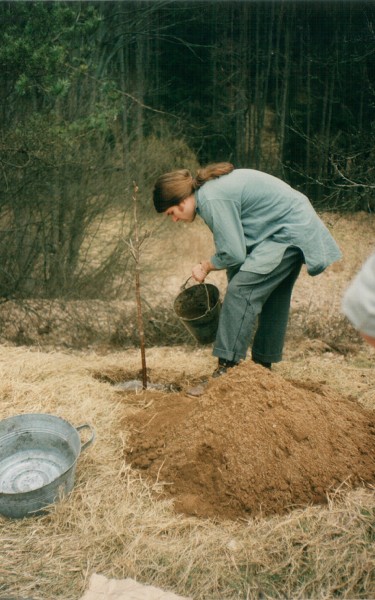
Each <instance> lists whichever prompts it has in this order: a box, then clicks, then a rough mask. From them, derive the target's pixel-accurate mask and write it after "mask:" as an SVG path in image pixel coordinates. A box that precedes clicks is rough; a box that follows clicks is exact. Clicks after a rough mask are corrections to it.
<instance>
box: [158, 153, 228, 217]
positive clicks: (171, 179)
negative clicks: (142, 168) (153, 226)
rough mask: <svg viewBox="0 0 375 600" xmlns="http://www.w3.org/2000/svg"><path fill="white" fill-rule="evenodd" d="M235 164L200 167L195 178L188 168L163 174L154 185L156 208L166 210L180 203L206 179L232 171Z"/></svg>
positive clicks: (161, 210)
mask: <svg viewBox="0 0 375 600" xmlns="http://www.w3.org/2000/svg"><path fill="white" fill-rule="evenodd" d="M233 169H234V166H233V165H232V164H231V163H225V162H223V163H214V164H211V165H207V166H206V167H204V168H203V169H199V170H198V171H197V174H196V176H195V178H194V177H193V176H192V174H191V173H190V171H189V170H188V169H181V170H179V171H171V172H170V173H165V174H164V175H161V176H160V177H159V178H158V179H157V181H156V183H155V186H154V191H153V200H154V206H155V210H156V211H157V212H159V213H162V212H165V211H166V210H168V208H170V207H171V206H176V205H178V204H180V202H182V201H183V200H185V198H187V197H188V196H191V194H192V193H193V192H194V190H197V189H198V188H200V187H201V186H202V185H203V184H204V183H206V181H209V180H210V179H217V178H218V177H221V176H222V175H227V174H228V173H231V172H232V171H233Z"/></svg>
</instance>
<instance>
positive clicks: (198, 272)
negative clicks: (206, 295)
mask: <svg viewBox="0 0 375 600" xmlns="http://www.w3.org/2000/svg"><path fill="white" fill-rule="evenodd" d="M191 275H192V277H193V278H194V279H195V281H198V283H203V282H204V280H205V279H206V277H207V275H208V273H207V271H206V270H205V268H204V267H203V265H202V263H199V264H198V265H195V266H194V267H193V269H192V271H191Z"/></svg>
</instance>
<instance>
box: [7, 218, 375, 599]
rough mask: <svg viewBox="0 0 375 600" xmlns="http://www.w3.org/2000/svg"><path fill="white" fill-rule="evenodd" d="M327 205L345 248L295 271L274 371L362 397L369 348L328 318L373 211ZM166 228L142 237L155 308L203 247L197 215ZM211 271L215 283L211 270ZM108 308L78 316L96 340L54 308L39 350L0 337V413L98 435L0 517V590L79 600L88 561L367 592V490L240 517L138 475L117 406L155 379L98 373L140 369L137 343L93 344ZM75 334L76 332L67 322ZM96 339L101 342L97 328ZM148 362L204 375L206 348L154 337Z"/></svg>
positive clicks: (230, 586) (148, 395)
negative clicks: (33, 502) (176, 499)
mask: <svg viewBox="0 0 375 600" xmlns="http://www.w3.org/2000/svg"><path fill="white" fill-rule="evenodd" d="M329 218H330V219H333V221H332V223H331V224H330V227H331V228H332V229H333V231H334V234H335V236H336V237H337V238H338V239H339V241H340V243H341V245H342V247H343V250H344V261H342V262H341V263H338V265H337V266H335V267H334V268H332V269H330V270H328V271H327V272H326V273H324V274H323V275H322V276H320V277H319V278H308V277H307V276H306V275H305V274H302V276H301V278H300V279H299V281H298V284H297V286H296V291H295V295H294V299H293V310H294V311H295V313H294V314H295V319H294V320H295V323H296V329H297V330H298V331H299V338H298V336H297V333H296V335H292V336H290V337H289V340H288V343H287V346H286V352H285V360H284V361H283V362H282V363H280V364H278V365H276V366H275V370H276V371H277V372H278V373H279V374H281V375H282V376H284V377H285V378H287V379H295V380H299V381H304V382H312V383H314V384H317V385H319V386H323V388H324V386H326V385H329V386H331V387H333V388H334V389H335V390H337V391H338V392H339V393H341V394H344V395H348V396H350V397H351V398H353V399H355V400H357V401H358V402H361V403H362V404H363V405H365V406H366V407H367V408H368V409H371V410H374V409H375V373H374V369H373V362H374V351H372V350H371V349H370V348H369V347H367V346H365V345H363V344H360V343H359V342H358V337H356V336H355V334H354V332H352V331H350V328H348V326H347V324H346V325H345V326H344V325H343V323H342V322H341V321H340V317H339V302H340V297H341V293H342V290H343V289H344V287H345V285H346V284H347V282H348V280H349V279H350V278H351V277H352V275H353V273H354V271H355V270H356V269H357V268H358V267H359V264H360V263H361V262H362V261H363V259H364V258H365V257H366V256H367V254H369V252H370V243H371V244H372V240H373V233H372V232H373V225H374V222H373V219H372V218H371V217H370V216H369V215H358V216H356V217H354V218H351V219H350V220H349V219H348V220H346V221H345V222H343V221H342V220H341V219H339V218H338V217H334V216H333V217H329ZM166 231H168V232H170V229H169V228H167V229H166ZM173 231H175V230H173ZM178 231H179V235H178V236H176V235H175V236H173V235H171V236H170V237H169V239H166V237H165V235H164V234H163V236H162V237H153V238H151V239H150V242H149V246H148V248H147V253H146V258H147V265H149V266H150V271H147V272H148V273H150V275H149V277H150V278H151V273H153V274H152V280H151V279H150V280H147V286H145V291H146V297H147V300H148V301H149V302H151V303H154V302H155V303H156V301H157V303H160V304H163V306H165V307H166V308H167V307H168V306H171V304H172V299H173V297H174V296H175V295H176V294H177V293H178V290H179V287H180V285H181V284H182V283H183V282H184V281H185V279H186V278H187V277H188V276H189V272H190V265H191V264H192V263H194V262H195V261H199V260H200V259H201V258H202V255H203V256H207V253H209V251H210V249H211V248H212V246H211V240H210V238H209V237H207V232H206V230H205V229H204V228H203V227H202V226H201V225H200V224H199V223H196V224H194V229H193V230H192V232H194V233H190V231H191V230H190V229H189V230H188V229H187V228H186V227H185V226H184V225H183V224H181V227H180V228H179V230H178ZM191 235H193V238H192V237H191ZM192 239H194V243H192ZM155 257H160V260H159V259H158V260H155ZM151 264H152V267H153V271H151ZM210 277H211V279H210V280H211V281H215V282H217V283H218V285H219V287H220V288H221V289H224V286H225V279H224V277H223V274H215V275H212V276H210ZM99 308H100V307H99V304H98V305H95V310H92V311H91V312H92V315H91V318H92V321H95V319H100V318H101V314H102V313H101V312H100V310H99ZM122 309H123V307H121V310H122ZM95 311H97V312H95ZM12 317H13V319H16V317H17V315H16V314H13V313H12ZM116 319H117V314H115V313H113V315H112V318H107V316H106V315H105V316H104V315H103V322H101V325H100V327H101V328H102V329H100V328H99V326H98V327H97V328H95V326H94V325H93V324H92V325H91V323H90V320H89V319H86V317H85V323H86V326H88V325H90V326H91V327H92V332H91V333H90V335H92V338H90V340H91V341H90V343H93V347H94V348H96V350H94V349H92V350H90V349H86V351H82V352H81V351H73V350H66V351H65V352H64V351H63V350H61V348H62V347H63V346H62V343H63V340H64V334H65V335H66V333H67V332H66V331H64V327H66V322H64V321H63V320H62V321H61V325H59V326H56V329H55V330H53V331H52V332H51V334H43V335H41V336H40V348H39V349H38V348H37V347H36V346H34V347H31V348H27V347H26V346H19V347H17V346H14V345H11V344H9V343H7V342H5V343H4V344H3V345H2V346H0V364H1V380H0V398H1V400H0V419H2V418H5V417H8V416H11V415H16V414H22V413H28V412H48V413H52V414H55V415H57V416H60V417H63V418H65V419H67V420H68V421H69V422H70V423H71V424H72V425H74V426H78V425H81V424H83V423H90V424H92V426H93V427H94V428H95V430H96V434H97V438H96V441H95V443H94V445H92V446H90V447H89V448H87V450H85V451H84V452H83V453H82V454H81V456H80V458H79V460H78V466H77V473H76V482H75V486H74V489H73V491H72V493H71V494H70V495H69V497H68V498H66V499H65V500H63V501H62V502H60V503H58V504H55V505H54V506H53V507H52V508H51V511H50V512H49V513H48V514H47V515H45V516H42V517H34V518H30V519H24V520H21V521H15V520H8V519H5V518H2V517H0V599H2V598H7V597H8V598H9V596H21V597H29V598H33V600H59V599H62V600H78V599H79V598H81V596H82V595H83V593H84V590H85V589H86V588H87V586H88V580H89V578H90V575H91V574H92V573H94V572H96V573H101V574H103V575H105V576H107V577H111V578H116V579H120V578H125V577H132V578H134V579H137V580H138V581H139V582H142V583H145V584H153V585H156V586H158V587H161V588H164V589H169V590H173V591H174V592H176V593H179V594H182V595H185V596H191V597H192V598H194V600H235V599H237V600H244V599H247V598H249V599H252V598H254V599H255V598H310V599H311V598H326V599H329V598H334V597H340V598H346V599H353V598H367V599H368V598H374V597H375V544H374V541H375V540H374V518H375V496H374V493H373V491H371V490H365V489H358V490H356V491H351V492H348V491H346V490H345V489H342V490H340V491H339V492H337V494H336V495H334V496H332V497H331V498H330V499H329V503H328V506H325V507H317V506H315V507H301V509H300V510H294V511H293V512H291V513H290V514H289V515H287V516H284V517H277V518H276V517H275V518H267V519H254V520H249V521H246V522H245V521H244V522H215V521H210V520H198V519H194V518H187V517H182V516H181V515H177V514H175V513H174V511H173V506H172V504H171V503H170V502H169V501H165V500H164V501H161V500H158V499H157V492H158V490H159V489H160V487H159V486H160V484H159V483H158V482H155V484H154V485H153V486H151V485H150V484H147V483H146V482H144V481H142V479H141V478H140V476H139V474H138V473H137V472H135V471H133V470H132V468H131V466H130V465H129V464H127V463H126V462H125V460H124V448H125V447H126V445H127V439H128V432H127V430H126V426H124V422H126V415H128V414H131V413H133V412H134V411H135V410H137V409H138V408H141V407H142V406H144V405H146V404H148V403H150V402H157V400H158V398H160V394H162V393H165V392H158V391H147V392H141V393H127V394H124V393H118V392H116V390H115V388H114V387H113V386H112V385H111V384H110V383H109V382H108V374H110V373H117V374H119V373H121V372H124V373H136V372H137V371H138V369H139V368H140V355H139V352H138V351H137V350H134V349H128V350H123V351H121V352H115V351H113V349H112V350H109V349H108V345H107V346H106V347H105V350H104V347H103V346H102V348H101V351H100V348H99V346H98V345H97V344H96V345H95V344H94V341H95V331H102V330H103V331H106V330H108V335H109V336H111V335H113V327H114V321H116ZM292 321H293V320H292ZM39 325H40V324H39ZM42 325H43V323H42ZM34 326H35V327H37V326H38V324H36V325H34ZM69 326H72V323H71V322H70V323H69ZM115 326H116V323H115ZM26 333H27V331H26ZM301 334H302V338H301ZM74 335H76V336H78V337H79V335H80V330H79V326H77V328H76V330H75V334H74ZM303 336H304V337H303ZM104 337H105V336H104ZM2 339H3V341H4V337H3V338H2ZM297 339H298V340H299V341H297ZM46 341H47V342H48V347H46V348H45V349H43V347H42V342H43V343H45V342H46ZM97 341H98V342H100V344H101V343H102V342H103V340H102V338H101V337H100V339H97ZM61 342H62V343H61ZM338 342H340V344H341V348H337V343H338ZM15 343H22V340H19V341H18V342H17V340H15ZM59 344H60V350H56V347H57V346H58V345H59ZM335 344H336V346H335ZM47 348H48V349H47ZM338 350H339V351H338ZM147 364H148V367H149V369H150V373H151V378H152V379H154V380H158V381H163V382H166V381H179V382H180V384H181V385H182V386H185V385H188V384H189V383H190V382H193V381H195V380H196V379H198V378H200V377H202V376H205V375H208V374H210V373H211V371H212V369H213V368H214V366H215V360H214V359H213V357H212V356H211V353H210V349H208V348H203V349H200V348H190V349H189V348H187V347H182V346H177V347H174V348H170V347H164V348H156V347H155V348H149V349H148V352H147ZM100 374H103V375H104V377H103V378H100ZM106 376H107V377H106ZM106 378H107V381H105V379H106ZM109 379H110V378H109ZM124 419H125V421H124Z"/></svg>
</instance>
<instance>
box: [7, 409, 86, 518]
mask: <svg viewBox="0 0 375 600" xmlns="http://www.w3.org/2000/svg"><path fill="white" fill-rule="evenodd" d="M82 429H89V430H90V431H91V437H90V439H89V440H88V441H87V442H85V443H84V444H82V443H81V438H80V434H79V431H81V430H82ZM94 439H95V432H94V430H93V429H92V427H91V425H88V424H84V425H80V426H79V427H77V428H75V427H73V426H72V425H71V424H70V423H68V421H65V420H64V419H61V418H60V417H56V416H54V415H49V414H35V413H32V414H24V415H17V416H14V417H8V418H7V419H4V420H2V421H0V514H2V515H4V516H6V517H10V518H15V519H19V518H22V517H26V516H31V515H35V514H38V513H40V512H42V511H43V509H45V508H46V507H47V506H48V505H50V504H53V503H55V502H56V501H58V500H59V499H60V498H62V497H64V496H65V495H66V494H68V493H69V492H70V491H71V490H72V488H73V486H74V477H75V470H76V464H77V460H78V457H79V455H80V453H81V451H82V450H84V449H85V448H87V447H88V446H89V445H90V444H91V443H92V442H93V441H94Z"/></svg>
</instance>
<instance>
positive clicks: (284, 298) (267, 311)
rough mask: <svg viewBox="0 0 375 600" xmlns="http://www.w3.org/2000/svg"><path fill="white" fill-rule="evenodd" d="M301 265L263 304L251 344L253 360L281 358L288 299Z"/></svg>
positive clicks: (288, 307)
mask: <svg viewBox="0 0 375 600" xmlns="http://www.w3.org/2000/svg"><path fill="white" fill-rule="evenodd" d="M301 266H302V263H300V264H297V265H296V266H295V268H294V269H293V270H292V272H291V273H290V274H289V275H288V277H286V278H285V279H284V280H283V281H282V282H281V283H280V285H278V286H277V288H276V289H275V290H274V291H273V292H272V293H271V294H270V296H269V297H268V299H267V300H266V302H265V303H264V304H263V308H262V311H261V313H260V314H259V317H258V325H257V328H256V333H255V336H254V339H253V345H252V358H253V360H255V362H262V363H274V362H279V361H280V360H281V359H282V354H283V348H284V342H285V334H286V329H287V325H288V319H289V309H290V300H291V297H292V291H293V286H294V284H295V282H296V279H297V277H298V275H299V272H300V270H301Z"/></svg>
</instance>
